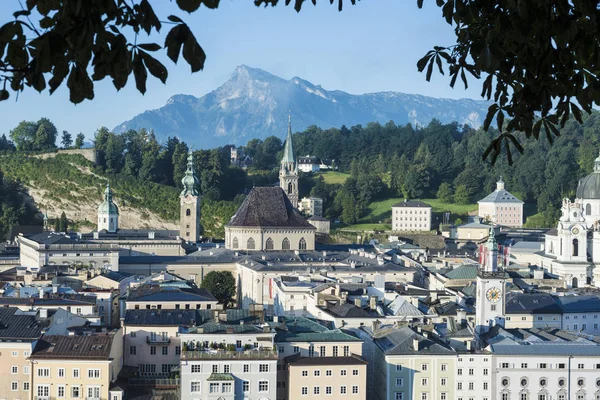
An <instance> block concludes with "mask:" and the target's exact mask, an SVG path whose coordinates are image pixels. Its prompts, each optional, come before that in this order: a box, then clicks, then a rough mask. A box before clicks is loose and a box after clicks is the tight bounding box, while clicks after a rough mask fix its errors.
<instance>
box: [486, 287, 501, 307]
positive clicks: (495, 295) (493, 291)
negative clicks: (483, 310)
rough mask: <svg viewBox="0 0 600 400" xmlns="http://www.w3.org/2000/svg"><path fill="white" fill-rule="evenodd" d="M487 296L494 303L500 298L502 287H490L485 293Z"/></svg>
mask: <svg viewBox="0 0 600 400" xmlns="http://www.w3.org/2000/svg"><path fill="white" fill-rule="evenodd" d="M485 297H486V298H487V299H488V300H489V301H491V302H492V303H495V302H497V301H498V300H500V289H498V288H497V287H492V288H489V289H488V291H487V292H486V294H485Z"/></svg>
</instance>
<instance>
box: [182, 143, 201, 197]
mask: <svg viewBox="0 0 600 400" xmlns="http://www.w3.org/2000/svg"><path fill="white" fill-rule="evenodd" d="M181 184H182V185H183V190H182V191H181V195H180V196H181V197H185V196H187V195H191V196H198V191H197V190H196V185H198V178H196V175H195V174H194V155H193V154H192V150H190V152H189V153H188V158H187V169H186V170H185V175H184V176H183V178H182V179H181Z"/></svg>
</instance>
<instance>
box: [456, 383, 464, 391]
mask: <svg viewBox="0 0 600 400" xmlns="http://www.w3.org/2000/svg"><path fill="white" fill-rule="evenodd" d="M462 388H463V385H462V382H458V383H457V384H456V389H458V390H462Z"/></svg>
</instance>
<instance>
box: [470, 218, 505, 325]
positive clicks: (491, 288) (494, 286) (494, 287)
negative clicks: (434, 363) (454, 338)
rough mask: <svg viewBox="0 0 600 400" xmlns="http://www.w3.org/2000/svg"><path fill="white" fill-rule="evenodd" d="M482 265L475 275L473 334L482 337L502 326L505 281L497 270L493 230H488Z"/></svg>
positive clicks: (496, 245) (496, 247) (495, 243)
mask: <svg viewBox="0 0 600 400" xmlns="http://www.w3.org/2000/svg"><path fill="white" fill-rule="evenodd" d="M484 251H485V257H484V261H483V265H482V266H481V268H480V270H479V272H478V273H477V295H476V296H477V297H476V310H475V333H476V334H477V335H482V334H484V333H486V332H487V331H489V330H490V328H491V327H492V326H494V325H496V324H500V325H502V326H504V300H505V296H506V293H505V290H506V279H505V277H504V271H500V270H499V269H498V243H497V242H496V236H495V233H494V228H493V227H492V228H490V234H489V236H488V240H487V243H486V244H485V248H484Z"/></svg>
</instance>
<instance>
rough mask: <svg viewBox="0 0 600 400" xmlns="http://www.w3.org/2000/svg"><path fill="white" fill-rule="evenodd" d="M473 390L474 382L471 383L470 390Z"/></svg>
mask: <svg viewBox="0 0 600 400" xmlns="http://www.w3.org/2000/svg"><path fill="white" fill-rule="evenodd" d="M473 388H474V384H473V382H469V390H473Z"/></svg>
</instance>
